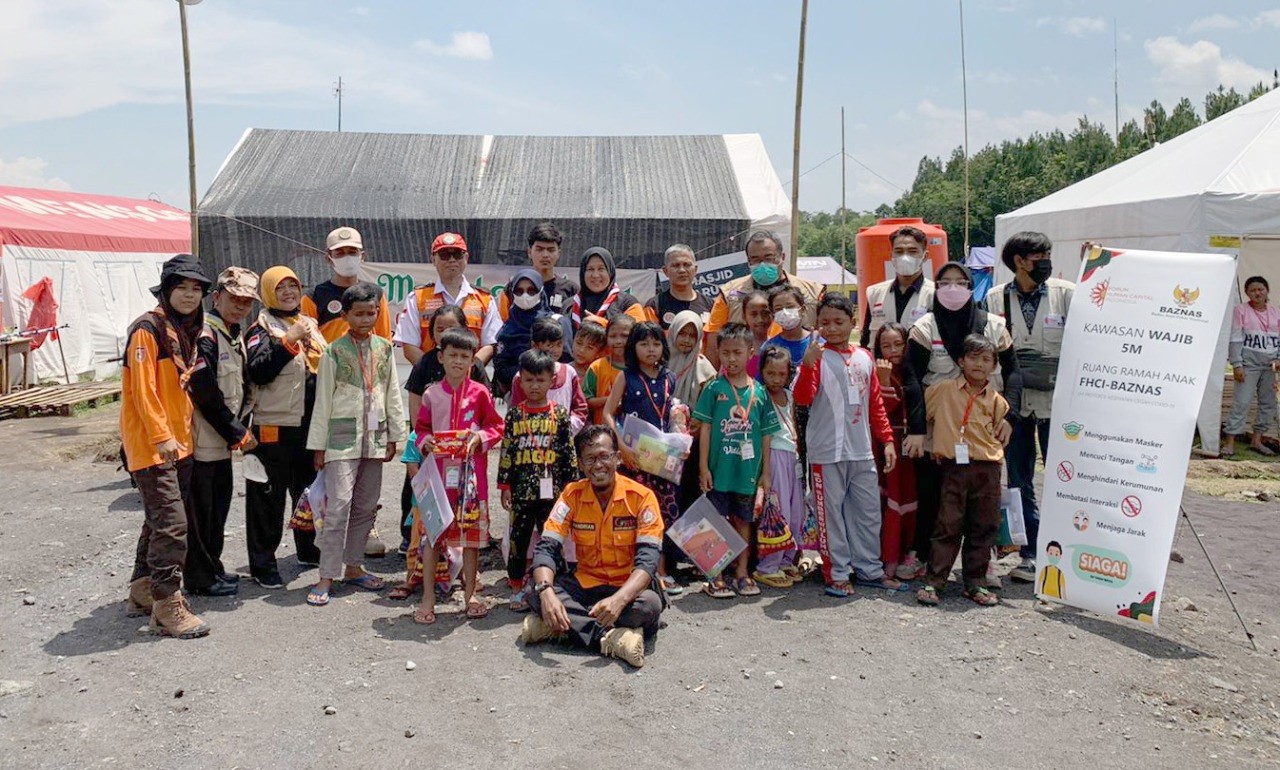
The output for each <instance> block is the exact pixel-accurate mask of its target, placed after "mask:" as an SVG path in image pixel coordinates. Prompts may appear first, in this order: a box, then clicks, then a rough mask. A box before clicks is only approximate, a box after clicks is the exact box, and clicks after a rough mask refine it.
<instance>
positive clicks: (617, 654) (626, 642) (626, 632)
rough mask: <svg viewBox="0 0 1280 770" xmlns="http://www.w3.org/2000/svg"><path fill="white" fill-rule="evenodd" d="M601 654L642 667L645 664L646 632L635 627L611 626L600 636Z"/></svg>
mask: <svg viewBox="0 0 1280 770" xmlns="http://www.w3.org/2000/svg"><path fill="white" fill-rule="evenodd" d="M600 654H602V655H608V656H609V657H611V658H617V659H619V660H625V661H626V662H628V663H630V664H631V665H633V666H635V667H636V668H640V667H641V666H643V665H644V634H642V633H640V632H639V631H637V630H636V629H634V628H622V627H621V626H619V627H616V628H611V629H609V630H608V631H606V632H605V633H604V636H603V637H601V638H600Z"/></svg>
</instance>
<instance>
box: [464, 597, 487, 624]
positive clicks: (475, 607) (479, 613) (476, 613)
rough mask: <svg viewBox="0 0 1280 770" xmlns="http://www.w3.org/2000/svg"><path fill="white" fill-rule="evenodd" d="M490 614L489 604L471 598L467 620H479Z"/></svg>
mask: <svg viewBox="0 0 1280 770" xmlns="http://www.w3.org/2000/svg"><path fill="white" fill-rule="evenodd" d="M488 614H489V605H487V604H485V603H484V602H481V601H476V600H475V599H472V600H471V603H470V604H468V605H467V620H479V619H480V618H483V617H485V616H487V615H488Z"/></svg>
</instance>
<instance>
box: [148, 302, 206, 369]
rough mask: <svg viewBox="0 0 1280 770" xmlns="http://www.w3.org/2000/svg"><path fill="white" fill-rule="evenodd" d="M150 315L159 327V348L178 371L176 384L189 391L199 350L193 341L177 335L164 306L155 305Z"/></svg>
mask: <svg viewBox="0 0 1280 770" xmlns="http://www.w3.org/2000/svg"><path fill="white" fill-rule="evenodd" d="M151 314H152V315H153V316H155V318H156V321H157V326H159V327H160V328H159V331H160V332H161V335H160V340H161V341H160V346H161V348H162V349H163V350H164V352H165V353H168V354H169V358H171V359H173V366H174V368H176V369H177V370H178V384H179V385H181V386H182V389H183V390H189V389H190V385H191V375H192V374H194V371H193V370H194V367H195V365H196V360H197V358H198V357H199V350H198V349H197V348H196V345H195V342H194V340H189V339H187V337H186V335H184V334H181V333H179V331H178V327H177V325H176V324H174V323H173V322H172V321H170V320H169V316H168V314H167V313H166V312H165V309H164V306H162V305H157V306H156V309H155V310H152V311H151Z"/></svg>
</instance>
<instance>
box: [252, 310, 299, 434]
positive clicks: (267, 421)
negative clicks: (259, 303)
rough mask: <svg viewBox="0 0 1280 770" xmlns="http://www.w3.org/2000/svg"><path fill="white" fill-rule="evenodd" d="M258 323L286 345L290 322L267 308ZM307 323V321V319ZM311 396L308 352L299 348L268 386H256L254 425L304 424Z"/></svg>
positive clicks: (293, 425)
mask: <svg viewBox="0 0 1280 770" xmlns="http://www.w3.org/2000/svg"><path fill="white" fill-rule="evenodd" d="M258 323H260V324H261V325H262V327H263V328H264V329H267V330H268V331H269V332H270V333H271V336H272V337H275V338H276V340H277V343H278V344H284V343H283V342H282V340H283V339H284V335H285V334H287V333H288V332H289V324H288V323H286V322H285V321H284V320H282V319H280V318H277V317H276V316H274V315H272V314H271V313H269V312H267V311H266V310H263V311H262V312H261V313H259V314H258ZM303 323H306V321H303ZM306 396H307V352H306V351H305V350H299V351H298V355H296V356H294V357H293V360H292V361H290V362H289V363H288V364H286V365H285V367H284V368H283V369H281V370H280V374H278V375H276V378H275V379H274V380H272V381H271V382H268V383H267V384H266V385H259V386H255V387H254V389H253V404H254V406H253V421H254V424H256V425H259V426H262V425H275V426H278V427H282V428H296V427H298V426H299V425H302V416H303V413H304V412H305V411H306V406H307V403H306Z"/></svg>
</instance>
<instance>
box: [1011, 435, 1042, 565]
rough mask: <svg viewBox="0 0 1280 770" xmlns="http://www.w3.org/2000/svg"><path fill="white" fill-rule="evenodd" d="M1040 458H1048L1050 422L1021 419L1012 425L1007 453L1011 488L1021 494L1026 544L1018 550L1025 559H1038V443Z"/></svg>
mask: <svg viewBox="0 0 1280 770" xmlns="http://www.w3.org/2000/svg"><path fill="white" fill-rule="evenodd" d="M1037 443H1038V444H1039V445H1040V457H1042V458H1047V457H1048V456H1049V420H1047V419H1043V420H1042V419H1038V418H1036V417H1035V416H1030V417H1019V418H1018V419H1016V420H1015V421H1014V423H1013V437H1012V438H1010V439H1009V447H1008V449H1007V450H1006V451H1005V465H1006V467H1007V468H1008V471H1009V488H1010V489H1014V488H1017V489H1018V490H1020V491H1021V492H1022V521H1023V523H1024V524H1026V527H1027V544H1026V545H1024V546H1022V548H1020V549H1019V555H1020V556H1021V557H1022V558H1024V559H1034V558H1036V537H1037V536H1038V535H1039V534H1040V509H1039V508H1038V507H1037V506H1036V487H1035V481H1036V444H1037Z"/></svg>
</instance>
